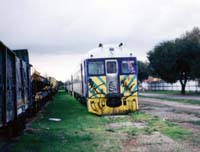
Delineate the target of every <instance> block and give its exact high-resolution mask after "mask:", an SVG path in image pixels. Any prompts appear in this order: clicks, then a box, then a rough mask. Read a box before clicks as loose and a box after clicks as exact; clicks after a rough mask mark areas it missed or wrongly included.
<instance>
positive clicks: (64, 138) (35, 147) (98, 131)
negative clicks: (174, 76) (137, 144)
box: [10, 91, 190, 152]
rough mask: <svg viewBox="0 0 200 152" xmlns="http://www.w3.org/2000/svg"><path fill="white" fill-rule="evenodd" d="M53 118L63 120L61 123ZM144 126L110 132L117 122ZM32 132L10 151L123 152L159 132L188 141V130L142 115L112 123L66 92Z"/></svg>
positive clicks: (41, 118) (48, 108) (112, 120)
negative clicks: (125, 145) (126, 143)
mask: <svg viewBox="0 0 200 152" xmlns="http://www.w3.org/2000/svg"><path fill="white" fill-rule="evenodd" d="M49 118H61V119H62V121H60V122H53V121H49V120H48V119H49ZM127 121H131V122H144V123H145V124H147V126H146V127H145V128H140V129H138V128H134V127H125V128H117V129H113V128H111V129H107V128H106V126H107V125H108V124H110V123H113V122H115V123H116V122H127ZM31 127H32V130H33V131H32V132H25V133H24V134H23V135H22V136H21V137H20V138H19V141H18V142H16V143H15V144H13V145H12V146H11V148H10V151H11V152H18V151H20V152H60V151H62V152H68V151H70V152H96V151H97V152H98V151H105V152H112V151H113V152H119V151H121V145H122V143H121V142H122V139H123V137H124V135H125V136H127V135H128V136H136V135H138V136H139V135H142V134H152V133H153V132H154V131H159V132H161V133H163V134H165V135H167V136H169V137H171V138H173V139H184V138H185V137H186V136H188V135H189V134H190V132H188V131H187V130H185V129H183V128H180V127H178V126H176V125H173V124H171V123H169V122H167V121H163V120H160V119H159V118H158V117H153V116H150V115H147V114H145V113H142V112H134V113H129V114H128V117H117V118H112V119H108V118H106V117H99V116H96V115H93V114H90V113H88V112H87V109H86V107H85V106H83V105H81V104H80V103H79V102H77V101H76V100H75V99H74V98H72V97H71V96H68V95H67V94H66V93H65V92H64V91H60V92H58V94H57V95H56V96H55V97H54V100H53V101H51V102H50V103H49V105H48V106H47V107H46V108H45V110H43V111H42V112H41V113H39V114H38V116H37V119H35V120H34V121H33V122H32V125H31Z"/></svg>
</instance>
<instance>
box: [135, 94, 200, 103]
mask: <svg viewBox="0 0 200 152" xmlns="http://www.w3.org/2000/svg"><path fill="white" fill-rule="evenodd" d="M139 97H142V98H152V99H160V100H165V101H172V102H173V101H174V102H180V103H187V104H194V105H200V100H192V99H174V98H168V97H167V98H166V97H156V96H155V97H150V96H143V95H139Z"/></svg>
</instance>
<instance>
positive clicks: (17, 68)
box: [0, 41, 57, 137]
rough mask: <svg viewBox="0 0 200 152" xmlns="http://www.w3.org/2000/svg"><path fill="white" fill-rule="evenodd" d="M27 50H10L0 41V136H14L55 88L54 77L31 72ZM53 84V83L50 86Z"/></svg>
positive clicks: (48, 98)
mask: <svg viewBox="0 0 200 152" xmlns="http://www.w3.org/2000/svg"><path fill="white" fill-rule="evenodd" d="M32 71H33V66H32V65H31V64H30V63H29V54H28V50H27V49H21V50H11V49H9V48H8V47H7V46H6V45H5V44H4V43H3V42H1V41H0V135H2V136H7V137H12V136H17V135H19V134H20V133H21V131H22V130H23V129H24V128H25V124H26V120H27V118H30V117H32V116H34V115H35V114H36V113H37V112H38V111H39V110H40V109H41V107H42V106H43V105H44V104H45V103H46V102H47V101H48V100H50V99H51V98H52V95H53V94H55V93H56V91H57V81H56V80H55V78H45V77H42V76H41V75H40V73H39V72H37V71H33V72H32ZM52 84H53V85H52Z"/></svg>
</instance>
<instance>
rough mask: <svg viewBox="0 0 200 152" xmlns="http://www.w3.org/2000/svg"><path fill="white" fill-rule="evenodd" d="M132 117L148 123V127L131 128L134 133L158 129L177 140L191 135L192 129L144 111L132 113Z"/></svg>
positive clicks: (150, 131) (148, 132)
mask: <svg viewBox="0 0 200 152" xmlns="http://www.w3.org/2000/svg"><path fill="white" fill-rule="evenodd" d="M132 118H133V120H134V121H140V122H145V123H146V124H147V127H145V128H140V129H138V128H133V129H132V130H131V134H132V135H140V134H152V133H153V132H156V131H158V132H161V133H162V134H164V135H167V136H169V137H170V138H172V139H175V140H177V139H180V140H184V139H186V138H187V137H188V136H189V135H191V132H190V131H188V130H186V129H184V128H182V127H179V126H177V125H175V124H173V123H171V122H169V121H165V120H161V119H159V118H158V117H156V116H150V115H147V114H145V113H143V112H137V113H134V114H132Z"/></svg>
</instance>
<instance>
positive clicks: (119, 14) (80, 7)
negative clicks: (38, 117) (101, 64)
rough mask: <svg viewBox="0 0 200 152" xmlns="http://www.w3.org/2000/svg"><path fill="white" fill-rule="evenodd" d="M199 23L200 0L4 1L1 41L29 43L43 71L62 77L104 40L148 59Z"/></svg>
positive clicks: (11, 44) (11, 45)
mask: <svg viewBox="0 0 200 152" xmlns="http://www.w3.org/2000/svg"><path fill="white" fill-rule="evenodd" d="M194 26H200V1H199V0H0V40H1V41H3V42H4V43H5V44H6V45H7V46H8V47H9V48H11V49H21V48H27V49H28V50H29V53H30V61H31V64H32V65H33V66H34V67H35V68H36V69H37V70H38V71H40V72H41V73H42V74H48V75H50V76H54V77H56V78H57V79H58V80H63V81H65V80H66V79H67V78H69V76H70V73H71V72H72V71H73V68H74V66H75V65H76V64H77V63H78V61H77V60H80V57H81V55H82V54H84V53H86V52H87V51H89V50H90V49H92V48H94V47H96V46H98V44H99V43H100V42H101V43H103V44H107V43H109V44H112V43H113V44H119V43H120V42H123V43H124V45H125V47H127V48H129V49H131V50H133V52H134V53H135V56H136V57H137V58H138V59H139V60H146V53H147V52H148V51H149V50H151V49H152V48H153V47H154V46H155V45H156V44H158V43H159V42H161V41H164V40H170V39H174V38H176V37H178V36H180V35H181V34H183V33H184V32H185V31H187V30H191V29H192V28H193V27H194Z"/></svg>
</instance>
